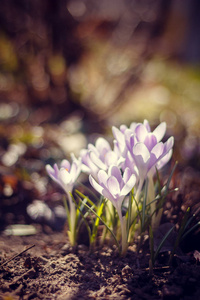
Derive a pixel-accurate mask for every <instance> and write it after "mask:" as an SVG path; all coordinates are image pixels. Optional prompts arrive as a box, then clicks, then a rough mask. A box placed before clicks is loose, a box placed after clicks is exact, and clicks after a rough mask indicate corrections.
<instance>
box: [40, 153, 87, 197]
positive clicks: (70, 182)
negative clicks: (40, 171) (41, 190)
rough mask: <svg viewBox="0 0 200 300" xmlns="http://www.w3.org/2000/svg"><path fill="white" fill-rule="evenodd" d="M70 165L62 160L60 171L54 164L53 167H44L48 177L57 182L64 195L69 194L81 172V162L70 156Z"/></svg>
mask: <svg viewBox="0 0 200 300" xmlns="http://www.w3.org/2000/svg"><path fill="white" fill-rule="evenodd" d="M71 157H72V163H71V164H70V162H69V161H68V160H66V159H64V160H62V162H61V164H60V169H59V168H58V165H57V164H54V166H53V167H51V166H50V165H47V166H46V170H47V172H48V174H49V176H50V177H51V178H52V179H53V180H54V181H55V182H57V183H58V184H59V185H60V186H61V187H62V188H63V190H64V191H65V192H66V193H69V192H70V193H71V192H72V189H73V186H74V184H75V181H76V180H77V178H78V176H79V174H80V172H81V160H80V158H79V159H76V158H75V156H74V155H73V154H72V155H71Z"/></svg>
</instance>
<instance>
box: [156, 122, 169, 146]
mask: <svg viewBox="0 0 200 300" xmlns="http://www.w3.org/2000/svg"><path fill="white" fill-rule="evenodd" d="M166 128H167V125H166V123H165V122H162V123H160V124H159V125H158V126H157V127H156V129H155V130H154V131H153V134H154V135H155V137H156V138H157V141H158V142H160V141H161V140H162V138H163V136H164V135H165V132H166Z"/></svg>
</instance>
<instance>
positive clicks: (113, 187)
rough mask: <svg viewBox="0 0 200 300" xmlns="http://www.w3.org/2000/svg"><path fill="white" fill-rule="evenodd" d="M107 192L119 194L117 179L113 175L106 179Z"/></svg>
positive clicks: (114, 194)
mask: <svg viewBox="0 0 200 300" xmlns="http://www.w3.org/2000/svg"><path fill="white" fill-rule="evenodd" d="M107 186H108V190H109V192H110V193H111V194H112V195H113V196H114V198H115V197H116V196H117V195H120V186H119V182H118V180H117V179H116V178H115V177H114V176H110V177H109V178H108V180H107Z"/></svg>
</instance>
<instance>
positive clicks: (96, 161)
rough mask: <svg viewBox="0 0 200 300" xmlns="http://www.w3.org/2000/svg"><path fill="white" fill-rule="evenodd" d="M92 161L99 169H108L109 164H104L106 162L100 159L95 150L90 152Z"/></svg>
mask: <svg viewBox="0 0 200 300" xmlns="http://www.w3.org/2000/svg"><path fill="white" fill-rule="evenodd" d="M89 156H90V159H91V161H92V162H93V164H95V165H96V166H97V167H98V168H99V169H102V170H105V171H106V170H107V166H106V165H105V164H104V162H103V161H102V160H101V159H99V157H98V156H97V155H96V153H94V152H90V154H89Z"/></svg>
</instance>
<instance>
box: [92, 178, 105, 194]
mask: <svg viewBox="0 0 200 300" xmlns="http://www.w3.org/2000/svg"><path fill="white" fill-rule="evenodd" d="M89 181H90V184H91V186H93V188H94V189H95V190H96V191H97V192H99V194H101V195H102V191H103V187H102V186H101V185H100V184H98V183H97V182H96V180H95V179H94V178H93V177H92V175H89Z"/></svg>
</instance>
